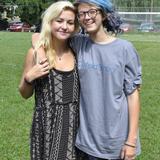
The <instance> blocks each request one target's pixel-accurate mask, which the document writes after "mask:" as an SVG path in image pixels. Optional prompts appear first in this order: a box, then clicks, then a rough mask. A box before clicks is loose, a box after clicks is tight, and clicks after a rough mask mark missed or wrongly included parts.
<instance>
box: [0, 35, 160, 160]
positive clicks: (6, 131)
mask: <svg viewBox="0 0 160 160" xmlns="http://www.w3.org/2000/svg"><path fill="white" fill-rule="evenodd" d="M120 37H121V38H124V39H127V40H130V41H132V42H133V44H134V46H135V47H136V49H137V51H138V53H139V54H140V57H141V61H142V65H143V85H142V90H141V104H142V107H141V119H140V137H141V143H142V154H141V156H140V157H139V158H138V160H151V159H152V160H160V148H159V146H160V145H159V144H160V139H159V133H160V127H159V123H160V116H159V115H160V107H159V102H160V73H159V68H160V45H159V44H160V43H159V42H160V34H146V33H145V34H138V33H135V34H123V35H120ZM30 39H31V33H10V32H0V50H1V53H0V95H1V96H0V160H29V159H30V158H29V134H30V127H31V121H32V114H33V107H34V102H33V99H34V98H31V99H29V100H27V101H26V100H24V99H22V98H21V97H20V95H19V93H18V84H19V81H20V77H21V72H22V67H23V61H24V56H25V54H26V52H27V50H28V48H29V47H30V46H31V42H30Z"/></svg>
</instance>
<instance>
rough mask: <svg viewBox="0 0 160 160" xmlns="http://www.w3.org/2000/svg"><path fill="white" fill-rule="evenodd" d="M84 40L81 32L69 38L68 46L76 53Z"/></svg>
mask: <svg viewBox="0 0 160 160" xmlns="http://www.w3.org/2000/svg"><path fill="white" fill-rule="evenodd" d="M85 40H86V36H85V35H83V34H76V35H74V36H73V37H71V38H70V47H71V48H72V49H73V51H74V52H75V53H76V54H78V53H79V51H80V49H81V48H82V46H84V42H85Z"/></svg>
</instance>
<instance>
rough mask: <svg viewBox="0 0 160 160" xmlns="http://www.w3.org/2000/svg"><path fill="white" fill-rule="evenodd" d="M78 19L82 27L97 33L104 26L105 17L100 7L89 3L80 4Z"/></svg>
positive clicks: (89, 31)
mask: <svg viewBox="0 0 160 160" xmlns="http://www.w3.org/2000/svg"><path fill="white" fill-rule="evenodd" d="M78 19H79V22H80V24H81V25H82V27H83V28H84V29H85V30H86V32H88V33H89V34H92V33H96V32H98V31H99V30H100V29H102V28H103V17H102V14H101V11H100V9H99V8H97V7H96V6H95V5H91V4H88V3H81V4H79V5H78Z"/></svg>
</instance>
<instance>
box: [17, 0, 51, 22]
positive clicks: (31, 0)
mask: <svg viewBox="0 0 160 160" xmlns="http://www.w3.org/2000/svg"><path fill="white" fill-rule="evenodd" d="M16 4H17V5H18V9H17V10H16V11H17V12H16V14H17V15H19V16H20V18H21V20H22V21H26V22H28V23H30V24H36V23H39V21H40V16H41V14H42V12H43V11H44V10H45V8H46V7H47V6H48V5H49V3H45V2H44V0H25V1H24V0H16Z"/></svg>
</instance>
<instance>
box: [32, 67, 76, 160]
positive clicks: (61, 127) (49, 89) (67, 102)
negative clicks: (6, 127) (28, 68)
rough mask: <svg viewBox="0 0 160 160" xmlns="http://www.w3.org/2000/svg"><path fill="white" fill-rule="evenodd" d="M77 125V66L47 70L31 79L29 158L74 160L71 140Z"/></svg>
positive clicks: (74, 154) (73, 137)
mask: <svg viewBox="0 0 160 160" xmlns="http://www.w3.org/2000/svg"><path fill="white" fill-rule="evenodd" d="M78 124H79V79H78V73H77V69H76V67H75V68H74V69H73V70H72V71H69V72H63V71H58V70H56V69H51V70H50V73H49V75H48V76H46V77H43V78H40V79H37V80H36V81H35V111H34V116H33V123H32V129H31V160H77V159H78V156H77V153H76V150H75V147H74V143H75V136H76V131H77V128H78Z"/></svg>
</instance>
